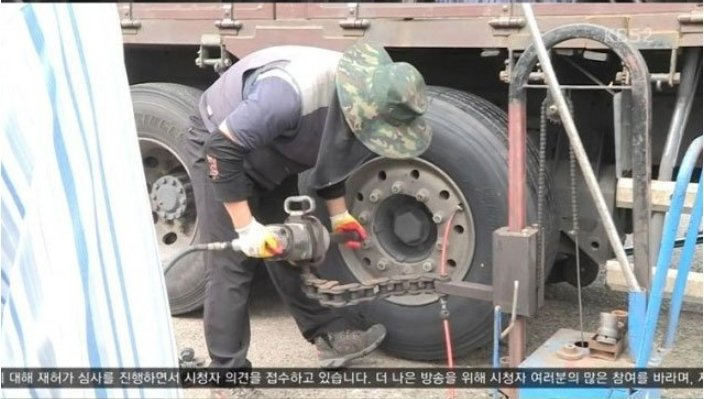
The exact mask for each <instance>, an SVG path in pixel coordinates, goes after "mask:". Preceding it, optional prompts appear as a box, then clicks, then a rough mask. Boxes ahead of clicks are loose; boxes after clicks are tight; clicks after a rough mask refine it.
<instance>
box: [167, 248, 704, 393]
mask: <svg viewBox="0 0 704 399" xmlns="http://www.w3.org/2000/svg"><path fill="white" fill-rule="evenodd" d="M676 259H677V256H676V257H675V260H676ZM701 264H702V257H701V246H699V247H698V248H697V256H696V257H695V263H694V267H695V268H696V269H698V270H699V271H701ZM582 296H583V302H584V324H585V325H584V327H585V330H586V331H595V330H596V328H597V324H598V321H599V313H600V312H602V311H611V310H613V309H627V306H626V295H625V294H624V293H621V292H613V291H610V290H609V289H608V288H606V287H605V286H604V284H603V278H602V277H600V278H599V279H598V280H597V281H596V282H594V283H593V284H592V285H590V286H589V287H587V288H585V289H584V290H583V294H582ZM667 306H668V301H665V302H664V305H663V311H662V312H661V314H666V313H667ZM251 315H252V342H251V346H250V350H249V359H250V360H251V362H252V363H253V365H254V367H317V366H318V363H317V353H316V350H315V348H314V346H313V345H310V344H309V343H308V342H306V341H305V340H304V339H303V338H302V337H301V335H300V334H299V332H298V329H297V328H296V325H295V323H294V321H293V319H292V318H291V316H290V315H289V314H288V313H287V311H286V309H285V308H284V306H283V304H282V303H281V301H280V300H279V298H278V296H277V294H276V292H275V290H274V289H273V288H272V286H271V285H270V284H269V283H268V281H265V280H264V281H260V282H259V283H258V284H257V286H256V287H255V289H254V290H253V298H252V308H251ZM662 321H663V320H662V318H661V324H662ZM173 325H174V330H175V334H176V340H177V343H178V346H179V349H180V348H183V347H186V346H190V347H192V348H194V349H195V351H196V355H197V356H199V357H206V358H207V350H206V346H205V341H204V339H203V327H202V320H201V314H200V313H194V314H191V315H187V316H186V317H175V318H173ZM562 327H565V328H571V329H576V330H578V329H579V317H578V311H577V291H576V289H575V288H574V287H572V286H570V285H568V284H566V283H560V284H554V285H549V286H548V287H547V288H546V290H545V306H544V307H543V308H542V309H541V311H540V314H539V316H538V317H536V318H533V319H529V320H528V330H527V331H528V333H527V344H528V348H527V353H531V352H532V351H533V350H535V349H536V348H537V347H538V346H539V345H540V344H541V343H542V342H543V341H545V340H546V339H547V338H549V337H550V336H551V335H552V334H553V333H554V332H555V331H557V329H559V328H562ZM438 328H441V326H440V323H439V322H438ZM660 331H662V328H660ZM658 342H660V341H658ZM503 350H504V352H505V348H504V349H503ZM443 364H444V363H443V362H415V361H409V360H404V359H399V358H395V357H391V356H389V355H387V354H385V353H384V352H382V351H379V350H378V351H376V352H374V353H373V354H371V355H369V356H367V357H365V358H363V359H360V360H358V361H356V362H355V363H354V364H352V365H351V367H433V366H442V365H443ZM490 364H491V348H490V347H487V348H483V349H479V350H477V351H475V352H473V353H471V354H470V355H469V356H466V357H463V358H458V359H456V365H457V366H461V367H490ZM663 366H664V367H668V366H672V367H678V366H679V367H702V313H701V306H697V305H694V306H692V305H687V306H686V307H685V311H684V312H683V313H682V316H681V321H680V326H679V330H678V332H677V341H676V346H675V348H674V350H673V351H672V352H671V353H670V354H669V355H668V356H667V357H666V358H665V361H664V364H663ZM448 395H449V392H448V390H447V389H442V388H440V389H437V388H435V389H346V390H342V389H308V388H307V389H262V390H258V392H255V393H254V394H252V395H251V396H252V397H257V398H306V399H313V398H388V399H391V398H399V399H400V398H408V397H417V398H448V397H449V396H448ZM185 396H186V397H188V398H207V397H209V391H208V390H204V389H189V390H186V391H185ZM455 397H456V398H489V397H490V391H489V390H486V389H474V390H456V391H455ZM663 397H666V398H701V397H702V389H678V390H668V391H665V392H663Z"/></svg>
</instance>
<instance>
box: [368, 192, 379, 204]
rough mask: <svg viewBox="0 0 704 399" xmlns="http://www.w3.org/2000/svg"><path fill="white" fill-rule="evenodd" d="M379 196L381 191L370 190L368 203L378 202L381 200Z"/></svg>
mask: <svg viewBox="0 0 704 399" xmlns="http://www.w3.org/2000/svg"><path fill="white" fill-rule="evenodd" d="M381 195H382V194H381V191H379V190H377V189H375V190H372V192H371V194H369V201H371V202H374V203H376V202H379V200H380V199H381Z"/></svg>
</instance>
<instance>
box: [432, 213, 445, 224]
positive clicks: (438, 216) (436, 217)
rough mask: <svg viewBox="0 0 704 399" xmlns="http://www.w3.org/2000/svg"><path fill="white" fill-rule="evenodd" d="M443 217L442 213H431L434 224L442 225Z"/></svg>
mask: <svg viewBox="0 0 704 399" xmlns="http://www.w3.org/2000/svg"><path fill="white" fill-rule="evenodd" d="M444 217H445V216H444V215H443V214H442V212H435V213H433V222H435V224H440V223H442V220H443V219H444Z"/></svg>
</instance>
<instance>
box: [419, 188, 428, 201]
mask: <svg viewBox="0 0 704 399" xmlns="http://www.w3.org/2000/svg"><path fill="white" fill-rule="evenodd" d="M429 198H430V193H429V192H428V190H426V189H424V188H421V189H420V190H418V192H417V193H416V201H419V202H426V201H428V199H429Z"/></svg>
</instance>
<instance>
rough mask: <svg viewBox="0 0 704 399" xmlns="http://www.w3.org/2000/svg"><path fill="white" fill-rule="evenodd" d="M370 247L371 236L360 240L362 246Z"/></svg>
mask: <svg viewBox="0 0 704 399" xmlns="http://www.w3.org/2000/svg"><path fill="white" fill-rule="evenodd" d="M371 247H372V239H371V238H367V239H366V240H364V241H363V242H362V248H364V249H369V248H371Z"/></svg>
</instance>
